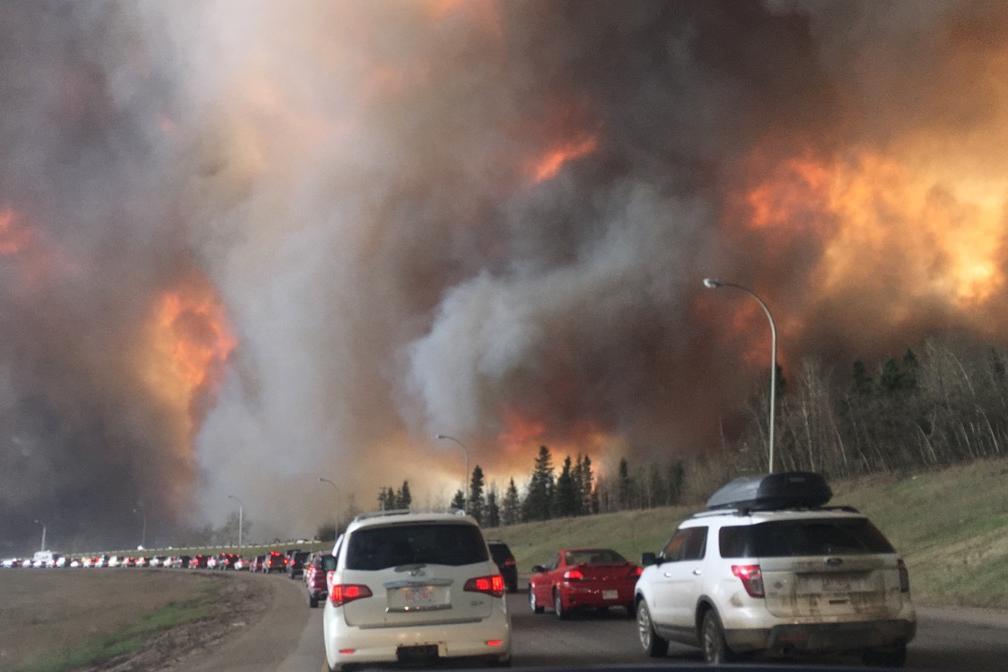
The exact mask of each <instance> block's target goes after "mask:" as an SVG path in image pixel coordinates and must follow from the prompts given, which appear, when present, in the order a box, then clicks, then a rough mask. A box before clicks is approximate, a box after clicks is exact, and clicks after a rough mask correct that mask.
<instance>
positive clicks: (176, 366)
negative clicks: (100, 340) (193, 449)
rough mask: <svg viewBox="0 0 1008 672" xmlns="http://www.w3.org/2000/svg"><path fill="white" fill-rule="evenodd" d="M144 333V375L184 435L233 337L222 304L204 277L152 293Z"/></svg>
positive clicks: (218, 373)
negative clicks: (147, 336) (177, 417)
mask: <svg viewBox="0 0 1008 672" xmlns="http://www.w3.org/2000/svg"><path fill="white" fill-rule="evenodd" d="M149 332H150V341H149V350H148V359H147V360H146V362H145V367H144V371H143V376H144V379H145V380H146V382H147V384H148V385H149V386H150V388H151V390H152V391H153V392H154V393H155V394H156V395H157V396H159V397H160V398H162V399H163V400H164V401H165V402H166V403H167V404H168V405H169V406H170V407H171V408H173V409H175V411H176V412H177V413H179V414H181V415H183V417H184V419H183V426H184V427H185V430H186V431H185V434H186V437H187V438H189V437H191V432H192V429H193V427H194V426H195V419H194V418H193V417H192V416H193V415H194V414H195V413H196V412H197V411H198V409H197V406H199V402H200V401H201V400H202V399H205V395H206V394H208V393H209V394H212V393H213V392H215V391H216V388H217V385H218V384H219V382H220V376H221V374H222V372H223V367H224V364H225V363H226V362H227V359H228V357H229V356H230V355H231V352H232V351H233V350H234V348H235V346H236V345H237V341H236V340H235V337H234V336H233V334H232V333H231V329H230V326H229V325H228V321H227V317H226V315H225V311H224V307H223V306H222V305H221V303H220V300H219V299H218V298H217V296H216V294H215V293H214V292H213V290H212V289H211V287H210V286H209V285H208V284H207V283H206V282H205V281H190V282H189V283H187V284H186V285H185V286H184V287H181V288H179V289H174V290H170V291H166V292H164V293H163V294H162V295H161V296H160V297H158V300H157V301H156V303H155V306H154V309H153V314H152V317H151V321H150V325H149Z"/></svg>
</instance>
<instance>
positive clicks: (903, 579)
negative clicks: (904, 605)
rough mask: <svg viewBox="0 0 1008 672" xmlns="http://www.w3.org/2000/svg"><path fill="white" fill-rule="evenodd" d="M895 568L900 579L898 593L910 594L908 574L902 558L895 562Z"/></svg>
mask: <svg viewBox="0 0 1008 672" xmlns="http://www.w3.org/2000/svg"><path fill="white" fill-rule="evenodd" d="M896 566H897V567H898V568H899V577H900V592H901V593H909V592H910V572H908V571H907V566H906V563H905V562H903V558H899V559H898V560H897V561H896Z"/></svg>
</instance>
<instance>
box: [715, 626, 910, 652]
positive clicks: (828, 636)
mask: <svg viewBox="0 0 1008 672" xmlns="http://www.w3.org/2000/svg"><path fill="white" fill-rule="evenodd" d="M916 634H917V623H916V621H907V620H886V621H857V622H851V623H797V624H794V623H789V624H784V625H775V626H774V627H772V628H768V629H755V630H748V629H747V630H726V631H725V642H726V643H727V644H728V647H729V648H730V649H731V650H732V651H737V652H744V651H766V650H769V651H773V652H790V651H796V652H802V651H807V652H810V653H819V652H822V653H826V652H841V651H857V650H862V649H867V648H875V647H887V646H893V645H896V644H906V643H908V642H910V641H911V640H912V639H913V638H914V636H915V635H916Z"/></svg>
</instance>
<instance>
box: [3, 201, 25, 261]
mask: <svg viewBox="0 0 1008 672" xmlns="http://www.w3.org/2000/svg"><path fill="white" fill-rule="evenodd" d="M17 220H18V217H17V215H16V214H15V212H14V210H13V209H11V208H5V209H3V210H0V255H2V256H5V257H9V256H11V255H14V254H17V253H18V252H21V251H22V250H24V249H25V248H26V247H27V246H28V245H29V244H31V241H32V235H31V231H30V230H29V229H26V228H24V227H22V226H20V225H19V224H18V221H17Z"/></svg>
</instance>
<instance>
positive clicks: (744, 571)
mask: <svg viewBox="0 0 1008 672" xmlns="http://www.w3.org/2000/svg"><path fill="white" fill-rule="evenodd" d="M731 573H732V574H734V575H735V576H737V577H738V578H739V579H740V580H741V581H742V586H743V587H744V588H745V592H747V593H749V597H764V592H763V572H762V571H760V566H759V565H732V566H731Z"/></svg>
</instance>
